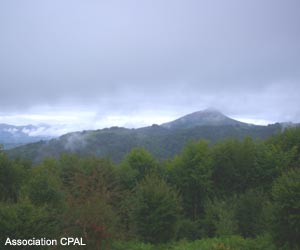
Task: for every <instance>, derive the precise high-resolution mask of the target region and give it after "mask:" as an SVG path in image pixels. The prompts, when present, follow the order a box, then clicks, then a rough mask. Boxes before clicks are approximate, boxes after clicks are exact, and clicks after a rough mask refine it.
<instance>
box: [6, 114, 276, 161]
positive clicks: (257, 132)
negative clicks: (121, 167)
mask: <svg viewBox="0 0 300 250" xmlns="http://www.w3.org/2000/svg"><path fill="white" fill-rule="evenodd" d="M179 124H180V125H179ZM280 131H281V125H280V124H273V125H268V126H257V125H250V124H246V123H242V122H239V121H236V120H233V119H231V118H229V117H227V116H225V115H223V114H222V113H220V112H219V111H207V110H206V111H200V112H195V113H193V114H190V115H187V116H185V117H182V118H179V119H177V120H175V121H173V122H170V123H167V124H162V125H161V126H159V125H152V126H149V127H144V128H139V129H127V128H120V127H112V128H105V129H100V130H91V131H82V132H74V133H68V134H65V135H63V136H61V137H59V138H55V139H52V140H49V141H40V142H36V143H30V144H27V145H23V146H20V147H17V148H14V149H11V150H8V151H7V154H8V155H9V156H10V157H13V158H14V157H21V158H27V159H30V160H32V161H33V162H35V163H37V162H40V161H41V160H42V159H43V158H45V157H52V156H53V157H59V155H61V154H62V153H77V154H79V155H82V156H83V155H95V156H101V157H109V158H111V159H112V160H113V161H116V162H119V161H121V160H122V159H123V157H124V156H125V155H126V154H127V153H128V152H130V150H131V149H132V148H133V147H144V148H146V149H147V150H149V152H151V153H152V154H153V155H154V156H155V157H157V158H159V159H166V158H169V157H172V156H174V155H175V154H178V153H179V152H180V151H181V150H182V148H183V147H184V145H185V144H186V143H187V142H188V141H189V140H199V139H200V138H203V139H205V140H208V141H210V142H211V143H214V142H216V141H218V140H221V139H224V138H228V137H232V138H237V139H242V138H244V137H246V136H250V137H252V138H254V139H265V138H268V137H269V136H271V135H273V134H276V133H278V132H280Z"/></svg>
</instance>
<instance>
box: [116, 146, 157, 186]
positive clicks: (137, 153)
mask: <svg viewBox="0 0 300 250" xmlns="http://www.w3.org/2000/svg"><path fill="white" fill-rule="evenodd" d="M157 169H158V164H157V162H156V160H155V159H154V157H153V156H152V155H151V154H150V153H149V152H148V151H147V150H146V149H144V148H133V149H132V150H131V152H130V153H129V154H128V155H127V156H126V158H125V159H124V161H123V162H122V163H121V166H120V170H119V175H120V180H121V183H122V185H123V186H124V187H125V188H128V189H132V188H134V187H135V186H136V184H137V183H138V182H139V181H140V180H142V179H143V178H144V177H145V175H146V174H148V173H150V172H153V171H156V170H157Z"/></svg>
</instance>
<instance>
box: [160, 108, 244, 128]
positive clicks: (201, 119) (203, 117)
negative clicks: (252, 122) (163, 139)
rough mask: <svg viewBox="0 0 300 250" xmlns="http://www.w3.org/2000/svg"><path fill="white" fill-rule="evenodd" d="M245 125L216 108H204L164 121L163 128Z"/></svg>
mask: <svg viewBox="0 0 300 250" xmlns="http://www.w3.org/2000/svg"><path fill="white" fill-rule="evenodd" d="M227 125H229V126H245V125H248V124H247V123H243V122H239V121H236V120H233V119H231V118H229V117H227V116H225V115H224V114H222V113H221V112H220V111H218V110H216V109H212V108H210V109H205V110H202V111H198V112H194V113H192V114H188V115H186V116H183V117H181V118H179V119H177V120H175V121H172V122H168V123H164V124H162V125H161V126H162V127H165V128H170V129H174V128H181V129H186V128H192V127H196V126H227Z"/></svg>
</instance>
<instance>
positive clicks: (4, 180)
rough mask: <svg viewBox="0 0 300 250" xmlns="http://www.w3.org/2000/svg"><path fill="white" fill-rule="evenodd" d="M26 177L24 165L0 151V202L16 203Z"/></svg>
mask: <svg viewBox="0 0 300 250" xmlns="http://www.w3.org/2000/svg"><path fill="white" fill-rule="evenodd" d="M26 175H27V171H26V169H25V167H24V166H23V165H22V163H21V162H18V161H13V160H10V159H8V157H7V156H6V154H5V153H4V152H3V151H2V150H1V149H0V201H14V202H16V201H17V199H18V196H19V191H20V188H21V186H22V184H23V182H24V181H25V178H26Z"/></svg>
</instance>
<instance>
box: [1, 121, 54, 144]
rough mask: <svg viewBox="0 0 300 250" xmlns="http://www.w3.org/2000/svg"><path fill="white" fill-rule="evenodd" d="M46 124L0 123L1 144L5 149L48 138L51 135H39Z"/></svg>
mask: <svg viewBox="0 0 300 250" xmlns="http://www.w3.org/2000/svg"><path fill="white" fill-rule="evenodd" d="M43 128H45V126H33V125H26V126H14V125H9V124H0V144H2V145H3V147H4V149H9V148H13V147H16V146H20V145H23V144H27V143H31V142H37V141H40V140H48V139H50V137H49V136H42V135H39V133H40V132H41V130H42V129H43Z"/></svg>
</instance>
